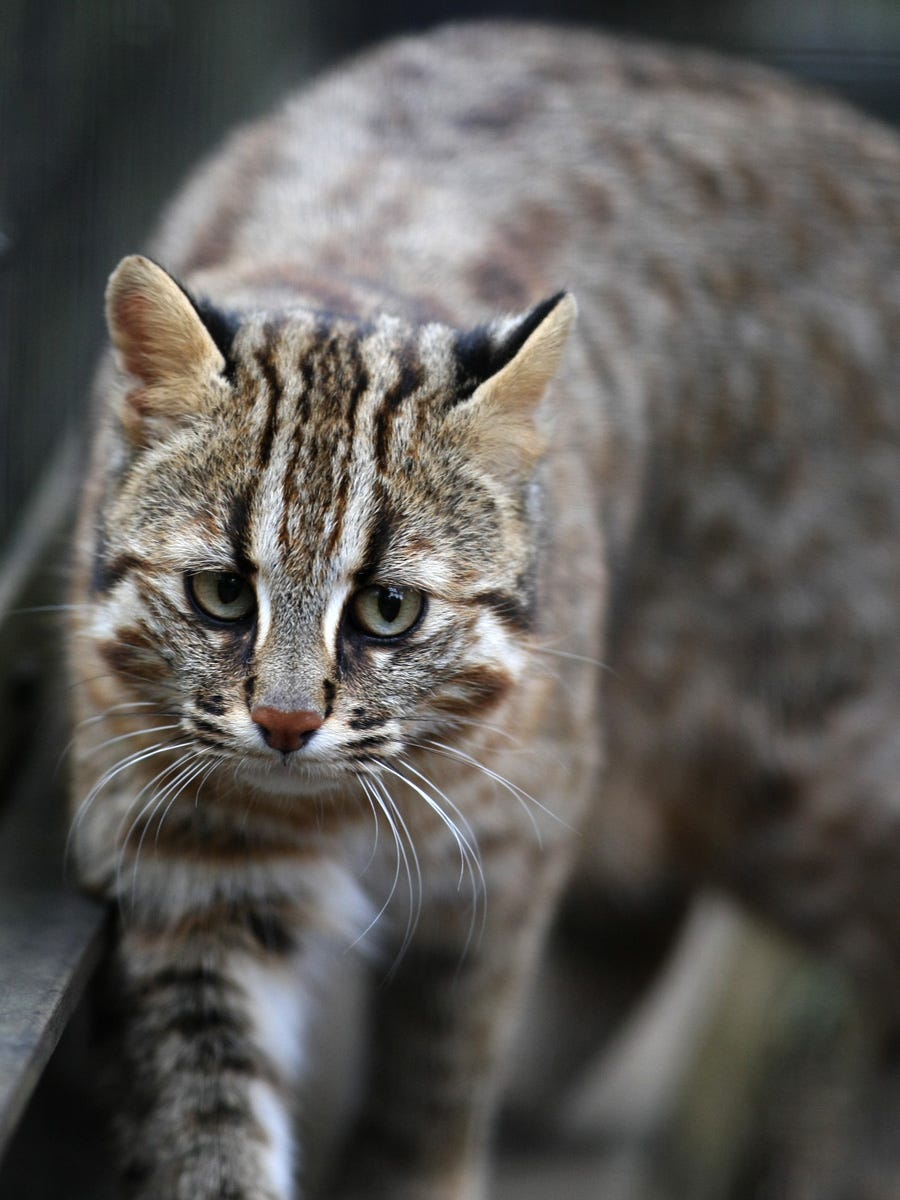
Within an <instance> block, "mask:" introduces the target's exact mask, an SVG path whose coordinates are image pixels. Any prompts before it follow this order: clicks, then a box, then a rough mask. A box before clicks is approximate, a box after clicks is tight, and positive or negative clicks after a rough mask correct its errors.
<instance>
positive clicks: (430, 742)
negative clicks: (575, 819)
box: [422, 738, 574, 844]
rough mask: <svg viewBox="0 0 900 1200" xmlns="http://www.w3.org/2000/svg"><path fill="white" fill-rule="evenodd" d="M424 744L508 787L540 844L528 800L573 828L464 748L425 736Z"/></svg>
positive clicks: (548, 814)
mask: <svg viewBox="0 0 900 1200" xmlns="http://www.w3.org/2000/svg"><path fill="white" fill-rule="evenodd" d="M422 745H423V746H432V747H434V749H436V750H438V751H440V752H442V753H443V754H446V755H452V756H453V757H455V758H458V759H461V760H462V761H463V762H466V763H469V764H470V765H471V766H473V767H477V768H478V770H479V771H481V772H482V773H483V774H484V775H486V776H487V777H488V778H489V779H493V780H494V781H495V782H496V783H499V784H500V786H501V787H504V788H506V790H507V791H508V792H509V793H510V794H511V795H513V796H515V797H516V798H517V799H518V800H519V802H520V803H521V804H522V807H523V808H524V809H525V811H526V812H528V815H529V817H530V818H531V821H532V824H533V825H534V829H535V833H536V834H537V838H538V842H539V844H542V843H541V833H540V829H538V827H537V823H536V821H535V819H534V814H533V813H531V812H529V811H528V805H527V804H526V803H525V801H526V800H527V801H529V803H531V804H533V805H534V806H535V808H539V809H540V810H541V812H543V813H545V814H546V815H547V816H548V817H551V818H552V819H553V820H554V821H556V822H557V823H558V824H560V825H562V826H563V828H565V829H569V830H572V826H571V825H569V824H568V822H567V821H564V820H563V819H562V817H560V816H558V815H557V813H555V812H554V811H553V810H552V809H551V808H548V807H547V806H546V804H542V803H541V802H540V800H538V799H536V798H535V797H534V796H532V795H531V794H530V792H526V791H525V789H524V788H521V787H519V785H518V784H517V783H513V782H512V780H511V779H507V778H505V776H503V775H500V774H499V773H498V772H497V771H493V770H491V768H490V767H486V766H485V765H484V763H481V762H479V761H478V759H477V758H473V757H472V755H471V754H466V752H465V751H464V750H460V749H459V747H458V746H448V745H447V744H446V743H445V742H438V741H435V740H434V739H432V738H425V739H424V741H423V742H422ZM572 832H574V830H572Z"/></svg>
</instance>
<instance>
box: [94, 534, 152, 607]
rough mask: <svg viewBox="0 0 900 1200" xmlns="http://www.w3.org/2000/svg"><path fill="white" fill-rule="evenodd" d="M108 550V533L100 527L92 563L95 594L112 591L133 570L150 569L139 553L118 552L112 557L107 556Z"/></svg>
mask: <svg viewBox="0 0 900 1200" xmlns="http://www.w3.org/2000/svg"><path fill="white" fill-rule="evenodd" d="M107 550H108V547H107V544H106V535H105V533H104V531H103V530H102V529H98V530H97V536H96V542H95V546H94V560H93V563H92V564H91V589H92V591H93V594H94V595H95V596H102V595H105V594H106V593H107V592H110V591H112V589H113V588H114V587H115V586H116V584H117V583H120V582H121V581H122V580H123V579H124V578H125V576H126V575H128V574H129V572H131V571H149V570H150V567H149V564H148V563H145V562H144V560H143V559H141V558H138V557H137V555H134V554H118V555H116V556H115V557H114V558H111V559H110V558H107Z"/></svg>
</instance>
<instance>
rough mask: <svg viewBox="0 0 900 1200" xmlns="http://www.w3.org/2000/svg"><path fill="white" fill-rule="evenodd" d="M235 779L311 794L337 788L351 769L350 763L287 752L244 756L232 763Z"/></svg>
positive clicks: (269, 789)
mask: <svg viewBox="0 0 900 1200" xmlns="http://www.w3.org/2000/svg"><path fill="white" fill-rule="evenodd" d="M234 774H235V779H236V780H237V781H238V782H239V783H248V784H250V785H251V786H252V787H255V788H258V789H259V790H260V791H263V792H266V793H267V794H269V795H276V796H310V795H323V794H326V793H329V792H332V793H333V792H337V791H339V790H342V789H343V788H345V787H346V785H347V783H348V782H349V781H350V780H351V779H352V778H353V775H354V772H353V770H352V768H351V767H350V766H349V764H343V763H341V762H335V761H323V760H322V759H313V758H306V757H302V758H301V757H298V756H297V755H296V754H290V755H279V756H277V757H276V756H275V755H265V756H263V755H253V756H247V755H245V756H243V757H242V758H241V759H240V760H239V761H238V763H237V764H236V766H235V772H234Z"/></svg>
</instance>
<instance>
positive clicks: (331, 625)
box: [322, 583, 350, 655]
mask: <svg viewBox="0 0 900 1200" xmlns="http://www.w3.org/2000/svg"><path fill="white" fill-rule="evenodd" d="M349 594H350V584H349V583H345V584H342V585H341V586H340V587H338V588H337V589H336V590H335V591H334V593H333V595H332V597H331V599H330V600H329V601H328V604H327V605H326V606H325V613H324V616H323V617H322V637H323V639H324V642H325V646H326V648H327V649H328V651H329V653H332V654H335V655H336V654H337V636H338V627H339V626H340V623H341V616H342V614H343V611H344V605H345V604H346V603H347V597H348V596H349Z"/></svg>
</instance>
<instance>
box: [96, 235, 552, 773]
mask: <svg viewBox="0 0 900 1200" xmlns="http://www.w3.org/2000/svg"><path fill="white" fill-rule="evenodd" d="M128 264H137V265H136V266H135V265H132V266H131V267H130V268H129V266H128ZM117 280H118V283H117ZM560 308H563V309H564V312H563V314H562V316H563V317H564V318H565V323H566V325H567V324H568V321H569V320H570V319H571V312H570V311H569V310H570V308H571V302H570V301H568V300H566V299H564V300H555V301H554V302H553V303H552V304H548V305H546V306H541V310H540V311H539V312H537V313H536V315H535V314H530V315H529V316H528V317H526V318H524V319H523V321H519V322H506V323H505V324H503V325H498V326H496V327H493V328H491V329H489V330H485V331H480V332H479V333H477V334H475V335H469V336H467V337H465V338H461V337H460V336H459V335H458V334H455V333H454V332H453V331H451V330H449V329H446V328H444V327H441V326H427V327H424V328H420V329H411V328H408V327H404V326H402V325H401V324H400V323H399V322H397V321H395V320H387V319H386V320H383V321H381V322H378V323H376V324H374V325H372V326H364V327H361V326H359V325H357V324H354V323H352V322H350V321H346V320H339V319H331V320H327V321H326V320H325V319H323V318H322V317H316V316H312V315H308V314H307V315H304V314H294V315H291V316H282V317H281V318H279V319H278V320H271V319H268V320H267V319H265V318H263V317H255V318H251V319H248V320H246V321H245V322H244V323H242V324H241V325H240V326H239V328H238V329H237V332H236V333H235V334H234V336H233V338H230V341H229V345H228V347H227V360H226V359H225V358H224V356H223V355H222V353H221V350H220V349H219V348H218V347H217V346H216V344H215V343H214V341H213V340H212V338H211V337H210V335H209V333H208V332H207V328H206V326H204V325H203V323H202V322H201V320H200V317H199V316H198V314H197V312H196V311H195V310H194V308H193V306H191V305H190V304H189V303H188V302H187V300H186V298H185V297H184V296H183V294H182V293H180V292H179V291H178V289H177V288H176V285H175V284H174V283H173V282H172V281H171V280H170V279H169V278H168V277H167V276H166V275H165V274H164V273H163V272H162V271H161V270H160V269H159V268H156V267H154V266H152V264H147V263H145V260H133V259H132V260H126V263H125V264H123V266H122V267H120V269H119V272H117V275H116V276H114V279H113V283H112V285H111V290H110V325H111V331H112V335H113V339H114V342H115V344H116V346H117V348H118V350H119V354H120V363H121V366H122V367H123V368H124V369H125V371H126V372H127V374H128V379H127V380H125V379H123V386H122V389H121V392H120V393H119V398H118V403H119V405H120V420H121V428H122V431H123V432H122V440H121V447H122V458H121V461H120V463H119V464H118V466H117V467H116V468H115V469H114V471H113V472H112V476H111V479H110V484H109V492H108V499H107V503H106V505H105V507H104V509H103V512H102V525H103V528H102V531H101V532H100V535H99V536H98V547H97V563H96V570H95V603H96V612H95V615H94V620H93V629H94V636H95V638H96V639H97V641H98V643H99V649H100V652H101V654H102V655H103V657H104V659H105V660H106V662H107V664H108V665H109V666H110V668H111V669H112V670H113V671H114V672H115V673H116V675H117V677H118V678H119V680H120V681H121V685H122V688H123V690H124V691H125V692H127V693H128V694H129V695H135V696H137V697H138V698H140V699H144V700H147V701H152V702H153V703H154V704H156V705H158V706H159V710H160V712H161V713H163V714H165V716H167V717H169V718H171V719H172V720H173V721H175V722H177V724H178V727H179V736H182V735H183V736H184V737H185V738H186V739H188V740H189V741H190V742H191V743H194V744H196V745H197V746H198V747H205V748H206V749H207V750H208V752H209V754H210V755H211V756H221V757H222V758H224V759H227V760H229V761H230V762H232V763H233V764H238V765H239V774H240V776H242V777H244V778H246V779H247V780H248V781H250V782H254V783H256V784H258V785H259V786H261V787H264V788H266V789H269V790H275V791H285V792H294V791H298V790H304V789H313V790H318V789H319V788H321V787H322V786H323V785H325V786H327V785H328V784H329V782H332V781H335V780H340V779H341V778H344V777H346V776H347V774H348V773H353V772H359V771H360V770H365V769H366V768H367V767H370V766H372V765H374V764H378V763H384V762H389V761H391V760H392V759H393V758H395V757H396V756H398V755H399V754H401V753H402V752H403V751H404V750H405V749H408V748H410V747H414V746H417V745H427V744H428V741H429V739H434V738H436V737H442V736H445V735H446V734H447V732H448V731H449V730H451V729H453V728H465V727H467V726H470V725H472V724H477V723H478V722H479V721H480V720H481V719H483V717H484V716H485V714H486V713H487V712H488V711H489V710H490V709H492V708H493V707H495V706H496V705H498V704H500V703H502V701H503V698H504V696H505V695H506V694H507V693H508V691H509V689H510V688H511V687H512V686H513V684H514V682H515V680H516V678H517V677H518V675H519V674H520V672H521V670H522V668H523V666H524V662H525V655H526V645H527V636H528V633H529V629H530V627H531V624H532V619H533V612H532V609H533V601H534V596H533V567H534V557H535V547H534V545H533V542H534V538H533V534H532V525H533V512H532V511H531V510H532V508H533V506H534V502H535V493H534V486H533V470H534V466H535V462H536V458H537V455H538V453H539V448H540V447H539V439H538V435H537V430H536V425H535V408H536V405H537V401H538V399H539V396H540V393H541V392H543V390H544V386H545V384H546V382H547V379H548V378H549V373H550V371H552V369H553V368H554V367H555V366H556V362H557V361H558V357H559V350H560V349H561V345H562V340H563V337H564V334H565V329H564V328H562V329H557V330H556V331H555V332H554V330H553V328H552V326H553V325H554V314H556V318H555V324H556V325H559V324H560V314H559V309H560ZM523 322H524V323H523ZM548 327H551V328H548ZM548 334H552V335H553V336H552V337H548ZM176 335H177V336H176ZM192 339H193V344H191V340H192ZM220 340H221V339H220ZM186 346H187V350H185V347H186ZM523 356H524V358H525V360H526V361H525V362H524V365H523V363H522V362H521V361H520V360H522V359H523ZM535 357H537V358H539V359H540V360H541V362H540V365H539V367H538V366H534V365H529V362H528V361H527V360H528V359H533V358H535ZM517 364H518V365H517ZM511 367H513V368H515V370H514V371H513V372H512V376H513V377H512V378H507V379H506V380H505V385H504V369H506V373H507V375H509V373H510V368H511ZM497 381H500V383H499V385H498V384H497ZM507 393H511V394H509V395H508V394H507Z"/></svg>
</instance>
